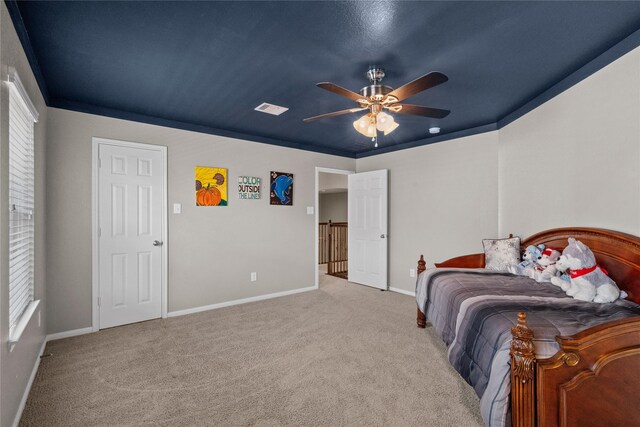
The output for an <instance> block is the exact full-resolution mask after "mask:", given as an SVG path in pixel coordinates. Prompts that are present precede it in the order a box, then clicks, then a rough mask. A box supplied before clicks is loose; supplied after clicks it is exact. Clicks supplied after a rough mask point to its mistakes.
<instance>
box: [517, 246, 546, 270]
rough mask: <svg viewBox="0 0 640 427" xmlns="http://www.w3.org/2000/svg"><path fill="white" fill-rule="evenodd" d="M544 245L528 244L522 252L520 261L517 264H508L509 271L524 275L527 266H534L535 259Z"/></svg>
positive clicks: (540, 254) (540, 253) (538, 256)
mask: <svg viewBox="0 0 640 427" xmlns="http://www.w3.org/2000/svg"><path fill="white" fill-rule="evenodd" d="M543 250H544V245H538V246H534V245H529V246H527V248H526V249H525V250H524V253H523V254H522V262H521V263H520V264H518V265H511V266H509V272H510V273H512V274H517V275H518V276H526V275H527V273H526V270H527V269H528V268H532V267H535V265H536V261H537V260H538V259H539V258H540V257H541V256H542V251H543Z"/></svg>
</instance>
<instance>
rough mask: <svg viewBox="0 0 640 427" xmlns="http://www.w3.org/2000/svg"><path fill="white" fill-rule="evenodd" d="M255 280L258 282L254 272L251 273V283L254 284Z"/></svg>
mask: <svg viewBox="0 0 640 427" xmlns="http://www.w3.org/2000/svg"><path fill="white" fill-rule="evenodd" d="M256 280H258V273H256V272H255V271H254V272H252V273H251V281H252V282H255V281H256Z"/></svg>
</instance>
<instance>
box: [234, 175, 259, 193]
mask: <svg viewBox="0 0 640 427" xmlns="http://www.w3.org/2000/svg"><path fill="white" fill-rule="evenodd" d="M261 181H262V180H261V179H260V178H258V177H256V176H239V177H238V198H239V199H259V198H260V183H261Z"/></svg>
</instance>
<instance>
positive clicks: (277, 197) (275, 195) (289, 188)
mask: <svg viewBox="0 0 640 427" xmlns="http://www.w3.org/2000/svg"><path fill="white" fill-rule="evenodd" d="M269 203H270V204H272V205H279V206H293V174H292V173H285V172H271V195H270V201H269Z"/></svg>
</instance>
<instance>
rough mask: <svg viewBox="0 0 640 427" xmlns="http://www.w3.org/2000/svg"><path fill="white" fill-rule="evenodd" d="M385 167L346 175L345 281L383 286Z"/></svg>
mask: <svg viewBox="0 0 640 427" xmlns="http://www.w3.org/2000/svg"><path fill="white" fill-rule="evenodd" d="M387 176H388V171H387V170H386V169H385V170H378V171H372V172H363V173H356V174H352V175H349V185H348V187H349V196H348V200H349V202H348V203H349V206H348V209H349V281H351V282H355V283H360V284H363V285H367V286H373V287H375V288H380V289H387V286H388V280H387V250H388V248H387V222H388V220H387V212H388V211H387V197H388V179H387Z"/></svg>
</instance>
